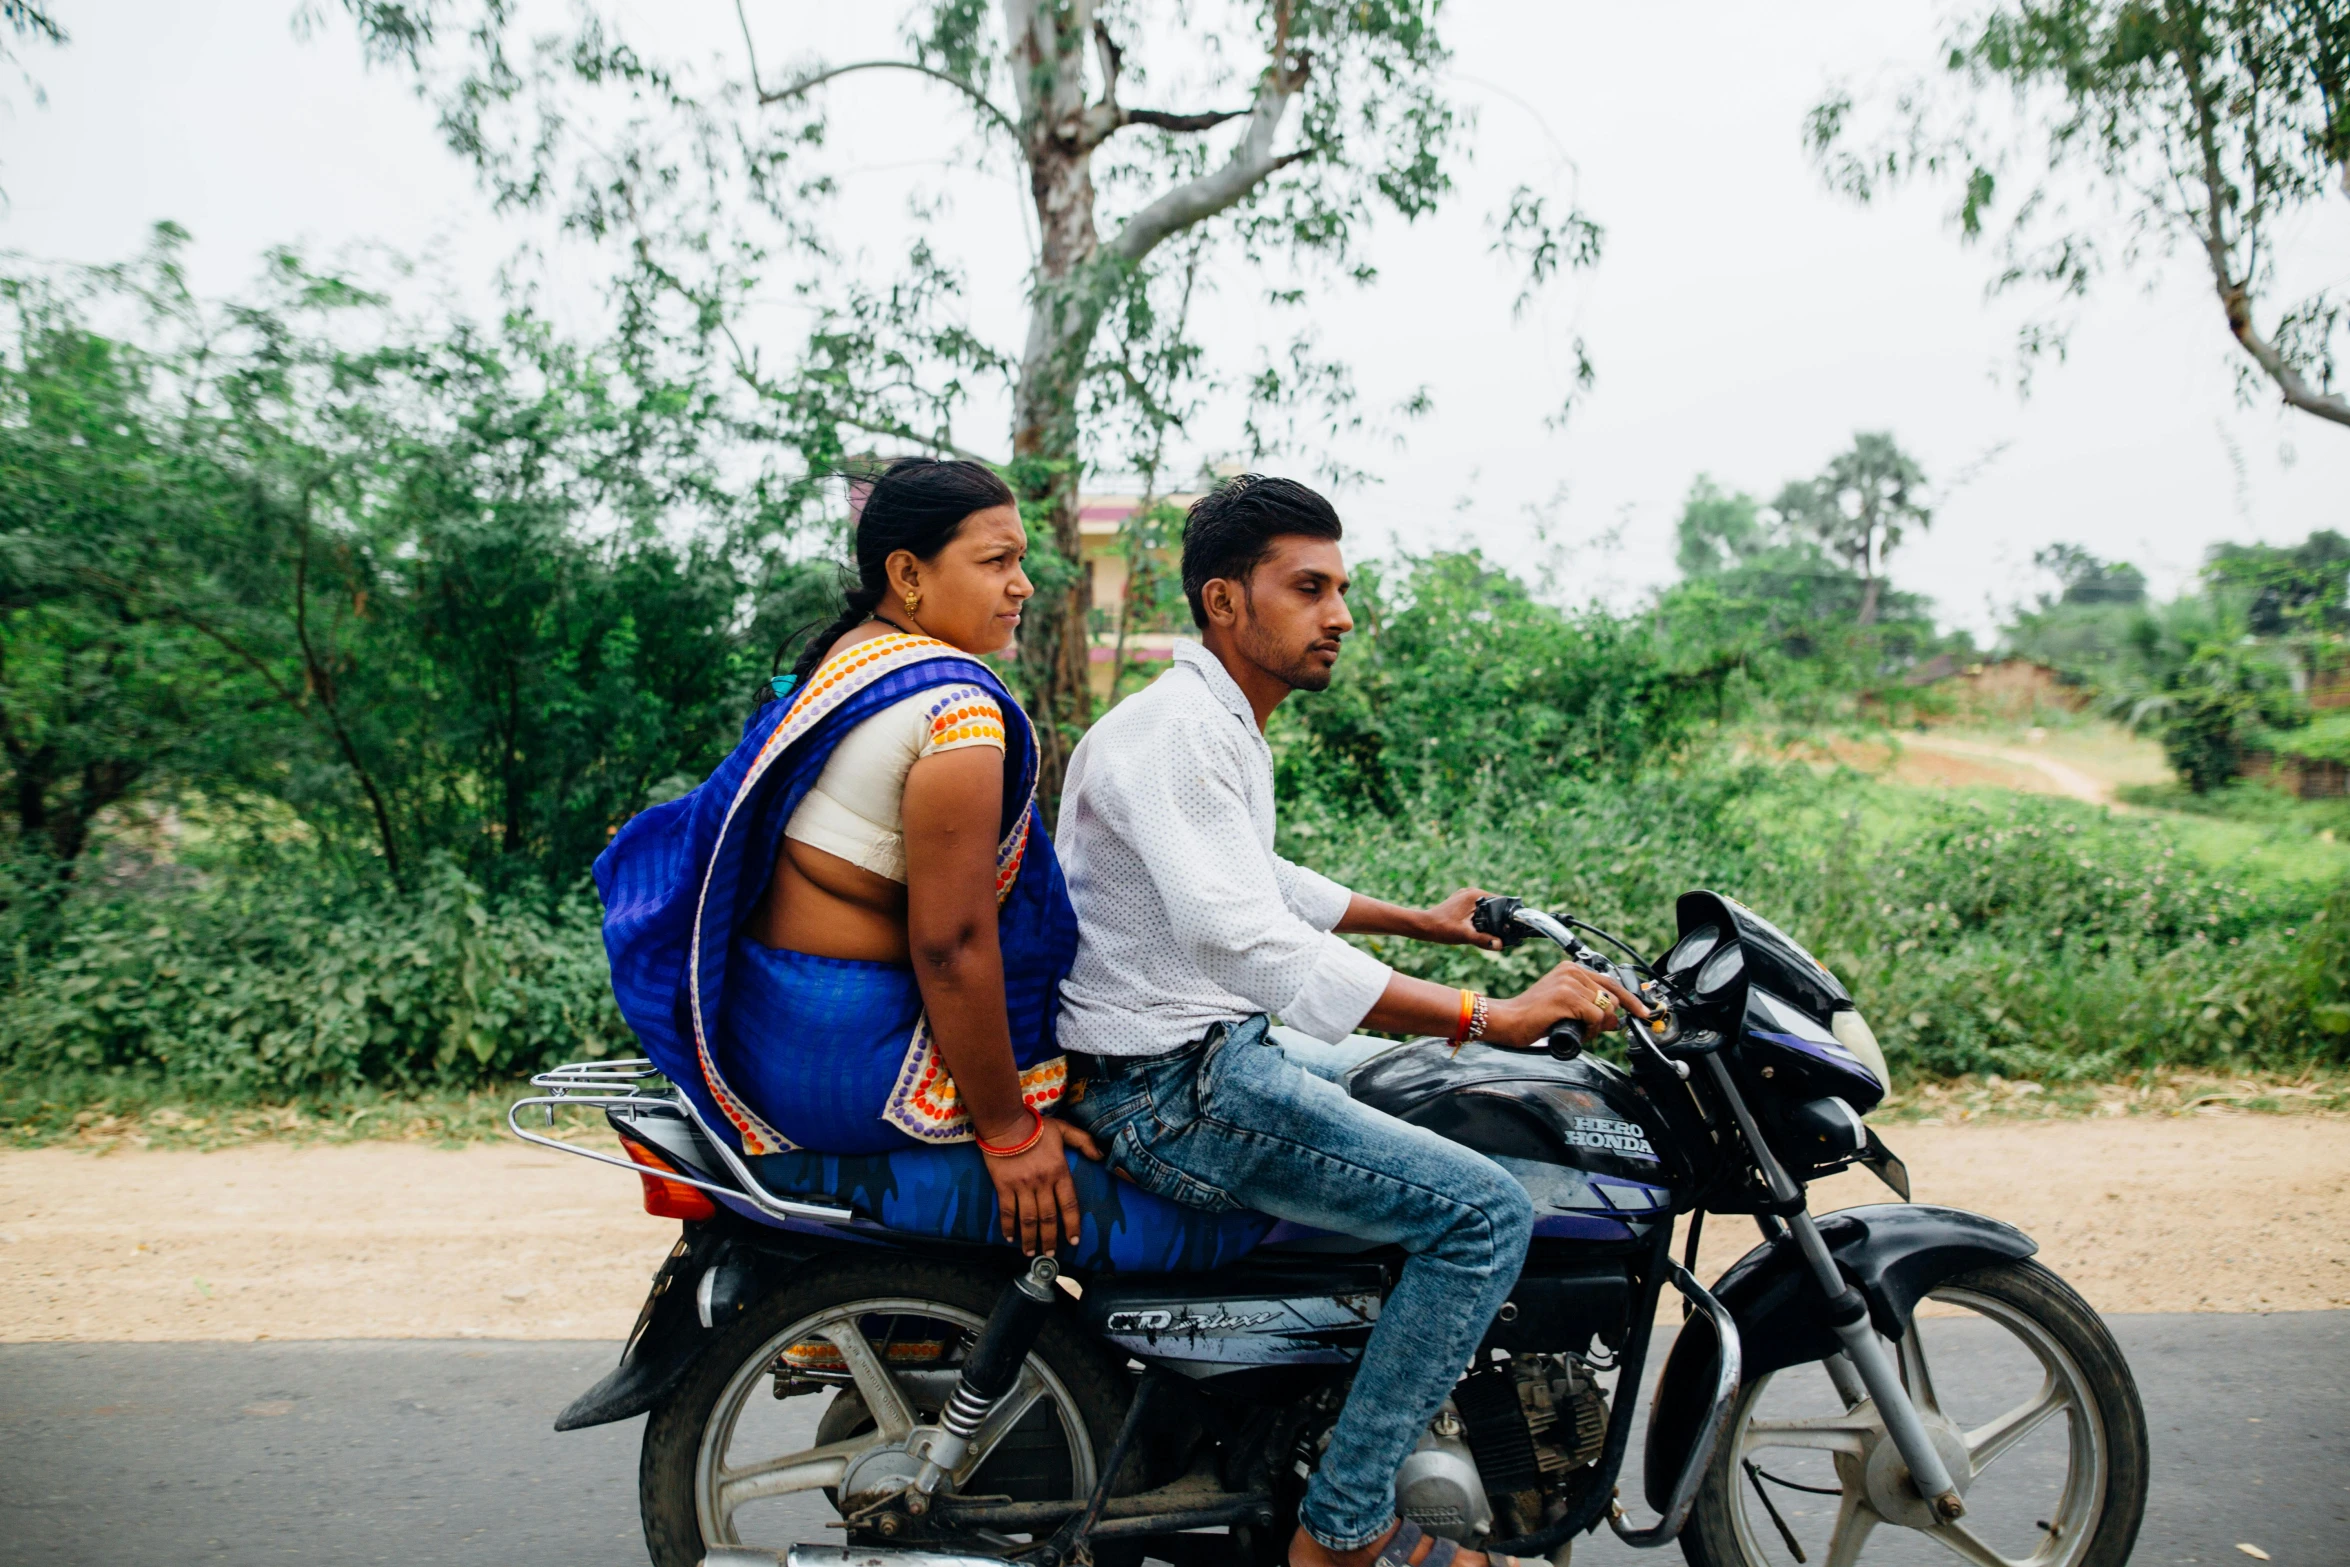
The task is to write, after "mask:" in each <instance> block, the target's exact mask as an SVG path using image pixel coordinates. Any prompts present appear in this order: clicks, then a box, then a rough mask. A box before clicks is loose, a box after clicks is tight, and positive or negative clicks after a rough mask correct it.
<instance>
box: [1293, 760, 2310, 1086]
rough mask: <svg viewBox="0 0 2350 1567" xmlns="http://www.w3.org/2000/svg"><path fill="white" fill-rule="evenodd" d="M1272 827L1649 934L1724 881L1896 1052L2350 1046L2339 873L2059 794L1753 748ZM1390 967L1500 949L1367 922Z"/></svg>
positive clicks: (2296, 1053)
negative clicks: (1676, 771)
mask: <svg viewBox="0 0 2350 1567" xmlns="http://www.w3.org/2000/svg"><path fill="white" fill-rule="evenodd" d="M1285 834H1286V843H1285V848H1286V851H1287V852H1290V853H1291V854H1293V855H1294V856H1295V857H1297V858H1299V859H1300V860H1302V861H1303V862H1305V863H1308V864H1312V865H1314V866H1316V867H1317V868H1319V869H1322V870H1325V871H1327V872H1329V873H1330V874H1332V875H1334V876H1337V877H1339V878H1340V879H1341V880H1343V881H1347V882H1349V883H1350V884H1351V885H1354V886H1356V887H1359V888H1361V889H1362V890H1363V891H1365V892H1370V893H1376V894H1378V895H1381V896H1387V897H1395V898H1400V899H1404V900H1407V901H1421V902H1424V901H1428V900H1431V899H1434V898H1436V897H1439V896H1441V895H1443V894H1444V893H1446V892H1448V891H1450V890H1451V889H1452V888H1453V887H1455V886H1458V885H1461V884H1462V883H1464V882H1470V883H1476V884H1479V885H1482V886H1484V887H1486V888H1488V889H1489V890H1492V891H1497V892H1508V893H1513V894H1516V895H1518V896H1521V897H1525V898H1528V899H1529V900H1531V901H1535V902H1538V903H1541V904H1542V905H1544V906H1545V907H1549V908H1554V909H1564V910H1567V911H1568V912H1572V913H1574V914H1576V915H1578V916H1579V917H1581V918H1584V919H1587V920H1590V921H1591V922H1593V923H1595V924H1598V925H1602V926H1605V927H1607V928H1609V929H1611V930H1614V931H1616V932H1618V933H1619V934H1621V935H1623V936H1625V937H1626V938H1627V939H1629V940H1631V941H1632V942H1633V943H1634V944H1635V945H1636V946H1638V947H1640V949H1641V950H1642V951H1643V952H1644V953H1645V954H1648V955H1650V956H1653V955H1655V954H1656V953H1657V952H1659V951H1661V950H1662V949H1663V947H1664V946H1665V945H1666V944H1667V943H1668V942H1669V941H1670V940H1671V938H1672V935H1673V926H1672V905H1673V900H1674V898H1675V897H1677V896H1678V895H1679V894H1680V893H1682V892H1684V891H1687V890H1689V889H1691V888H1695V887H1708V888H1711V889H1713V890H1716V891H1720V892H1725V893H1728V894H1730V895H1731V896H1734V897H1736V898H1738V899H1739V900H1740V901H1742V902H1745V903H1747V904H1748V905H1750V906H1751V907H1753V908H1755V909H1756V910H1758V911H1760V912H1761V913H1762V914H1764V915H1765V916H1766V917H1768V918H1770V919H1772V920H1773V921H1775V922H1777V923H1779V924H1780V925H1782V926H1784V927H1785V928H1786V929H1787V930H1789V931H1790V932H1791V933H1793V934H1794V935H1795V937H1796V939H1797V940H1799V941H1802V942H1803V943H1804V944H1805V945H1806V946H1808V947H1809V948H1811V950H1812V951H1813V952H1814V953H1815V954H1816V955H1817V956H1818V957H1819V958H1820V959H1821V960H1822V961H1823V962H1825V963H1826V964H1827V965H1828V966H1829V967H1830V968H1831V969H1833V970H1835V972H1836V973H1837V974H1838V975H1839V976H1840V977H1841V978H1842V979H1843V980H1844V981H1845V983H1846V984H1847V985H1848V986H1849V987H1850V988H1851V990H1852V992H1853V995H1854V997H1855V999H1856V1000H1857V1001H1858V1002H1859V1003H1860V1005H1861V1008H1862V1010H1863V1011H1864V1012H1865V1013H1866V1014H1867V1015H1868V1017H1869V1019H1870V1021H1871V1023H1872V1025H1873V1026H1874V1027H1875V1029H1876V1032H1877V1035H1878V1038H1879V1039H1880V1040H1881V1041H1882V1042H1883V1043H1884V1045H1885V1047H1886V1051H1887V1054H1888V1056H1889V1058H1890V1059H1891V1060H1892V1062H1893V1063H1894V1065H1895V1066H1896V1068H1897V1069H1899V1070H1901V1071H1902V1072H1904V1073H1907V1074H1913V1075H1914V1074H1934V1075H1942V1074H1954V1073H1959V1072H1970V1071H1971V1072H1988V1071H1996V1072H2001V1073H2004V1074H2007V1075H2009V1076H2029V1077H2036V1078H2060V1079H2061V1078H2081V1077H2099V1076H2109V1075H2111V1074H2113V1073H2114V1072H2116V1071H2120V1070H2126V1069H2131V1068H2137V1067H2148V1066H2154V1065H2158V1064H2169V1065H2189V1064H2202V1065H2218V1064H2227V1063H2234V1064H2240V1065H2245V1066H2255V1065H2257V1066H2262V1067H2271V1068H2290V1067H2296V1066H2299V1065H2301V1064H2304V1063H2308V1062H2312V1061H2339V1060H2342V1059H2345V1057H2346V1056H2350V1051H2346V1049H2345V1043H2346V1041H2350V891H2346V892H2343V893H2338V894H2336V895H2335V899H2334V902H2333V904H2331V905H2323V906H2321V900H2322V897H2323V894H2322V893H2321V892H2313V891H2311V890H2309V889H2307V888H2306V887H2305V886H2303V885H2299V884H2291V883H2285V884H2278V885H2273V886H2265V885H2245V884H2242V883H2239V882H2238V881H2237V880H2235V879H2233V878H2230V877H2227V876H2221V875H2215V874H2214V873H2213V872H2211V871H2210V870H2209V869H2208V868H2207V867H2205V866H2204V865H2202V864H2201V863H2200V862H2199V861H2197V860H2196V859H2194V858H2193V857H2192V856H2191V855H2190V854H2188V853H2187V852H2186V851H2185V850H2184V849H2183V848H2182V847H2181V845H2180V842H2179V840H2178V836H2177V834H2176V833H2175V832H2174V831H2173V830H2172V829H2171V828H2169V827H2168V826H2167V825H2165V824H2163V823H2160V822H2157V821H2150V820H2147V819H2143V818H2135V817H2116V816H2112V815H2110V814H2108V813H2106V812H2103V811H2100V810H2096V809H2093V808H2090V807H2086V806H2082V805H2079V804H2076V803H2074V802H2072V801H2067V800H2057V799H2042V798H2037V797H2029V796H1983V797H1975V796H1936V795H1926V794H1922V793H1918V792H1913V791H1907V790H1901V789H1897V788H1891V787H1887V786H1883V785H1877V784H1873V783H1869V782H1866V781H1863V780H1859V779H1856V778H1852V777H1850V776H1844V777H1836V778H1825V779H1822V778H1816V777H1814V776H1813V775H1812V774H1810V773H1809V772H1808V771H1806V770H1803V769H1795V768H1790V769H1773V768H1765V767H1761V766H1748V767H1743V768H1737V769H1721V770H1712V771H1704V770H1693V771H1691V772H1689V773H1685V774H1680V775H1670V774H1661V773H1659V774H1649V775H1644V776H1642V777H1640V778H1638V779H1635V780H1628V781H1624V782H1620V783H1605V784H1597V783H1593V784H1578V783H1567V784H1561V785H1558V786H1556V787H1554V788H1553V789H1551V790H1549V791H1546V792H1544V793H1541V794H1537V795H1534V796H1531V797H1524V798H1519V799H1514V800H1511V799H1504V798H1501V797H1498V796H1493V795H1488V796H1484V797H1479V798H1476V799H1459V800H1456V801H1452V802H1438V803H1436V804H1435V805H1434V806H1433V807H1432V808H1423V809H1422V810H1419V811H1407V812H1404V813H1402V819H1401V820H1387V819H1378V820H1363V819H1360V818H1354V819H1350V818H1348V817H1346V816H1344V815H1341V814H1339V813H1337V812H1334V811H1330V810H1327V809H1318V808H1316V807H1314V806H1312V805H1311V804H1306V805H1304V806H1303V807H1302V808H1301V809H1299V810H1297V811H1295V812H1293V814H1292V817H1291V819H1290V820H1289V821H1288V822H1287V823H1286V824H1285ZM1368 945H1371V946H1372V947H1373V948H1374V950H1377V951H1378V952H1379V954H1380V956H1382V957H1383V958H1386V959H1387V960H1388V961H1390V962H1394V963H1396V964H1397V965H1398V966H1399V967H1402V968H1404V969H1405V970H1406V971H1408V972H1411V973H1414V974H1418V975H1421V976H1423V977H1425V978H1429V979H1434V980H1437V981H1439V982H1441V983H1446V984H1460V985H1469V986H1472V987H1475V988H1480V989H1492V990H1501V991H1512V990H1515V989H1517V988H1518V987H1520V986H1521V985H1523V984H1525V983H1526V982H1527V981H1529V980H1531V979H1532V978H1533V977H1534V975H1535V973H1536V972H1537V971H1538V969H1539V966H1540V965H1541V963H1542V962H1543V961H1544V958H1543V953H1544V952H1546V951H1548V949H1547V947H1537V946H1536V945H1534V944H1529V945H1528V946H1525V947H1522V948H1520V949H1519V950H1518V951H1517V952H1514V953H1512V954H1510V955H1508V956H1507V957H1503V958H1493V957H1489V956H1486V955H1483V954H1480V953H1477V952H1474V951H1472V950H1470V949H1465V948H1459V949H1455V948H1428V947H1421V946H1417V945H1414V944H1410V943H1404V942H1380V941H1373V942H1370V943H1368Z"/></svg>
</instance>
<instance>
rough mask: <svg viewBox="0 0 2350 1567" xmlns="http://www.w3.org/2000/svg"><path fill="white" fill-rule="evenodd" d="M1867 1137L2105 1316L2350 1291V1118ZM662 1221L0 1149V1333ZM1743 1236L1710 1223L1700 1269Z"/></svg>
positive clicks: (630, 1237)
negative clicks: (2024, 1236)
mask: <svg viewBox="0 0 2350 1567" xmlns="http://www.w3.org/2000/svg"><path fill="white" fill-rule="evenodd" d="M1886 1135H1887V1138H1888V1140H1889V1141H1890V1142H1891V1143H1892V1144H1893V1146H1894V1148H1895V1150H1896V1151H1898V1152H1899V1153H1901V1154H1902V1156H1903V1157H1904V1158H1906V1159H1907V1160H1908V1162H1909V1166H1910V1169H1911V1172H1912V1174H1913V1177H1914V1178H1915V1181H1916V1184H1917V1196H1918V1199H1919V1200H1920V1201H1922V1202H1942V1203H1950V1204H1953V1205H1956V1206H1959V1207H1965V1208H1974V1209H1977V1210H1979V1211H1982V1212H1985V1213H1989V1214H1993V1215H1996V1216H1998V1217H2000V1218H2004V1219H2008V1220H2011V1221H2012V1222H2014V1223H2017V1224H2020V1225H2022V1226H2023V1227H2024V1228H2025V1229H2026V1230H2029V1231H2030V1232H2031V1233H2032V1234H2033V1235H2035V1236H2036V1237H2038V1239H2039V1240H2040V1242H2041V1245H2042V1246H2043V1248H2044V1251H2043V1256H2044V1257H2045V1258H2046V1259H2047V1261H2048V1262H2049V1263H2050V1265H2051V1266H2053V1267H2055V1268H2056V1269H2057V1270H2058V1271H2059V1272H2061V1273H2062V1274H2064V1275H2065V1276H2066V1277H2067V1278H2069V1279H2070V1280H2072V1282H2073V1283H2074V1284H2075V1285H2076V1286H2077V1287H2078V1288H2079V1289H2080V1290H2081V1292H2082V1293H2083V1294H2085V1295H2086V1296H2088V1298H2089V1299H2090V1300H2091V1301H2092V1302H2094V1303H2095V1304H2096V1305H2098V1306H2099V1307H2101V1308H2102V1309H2104V1310H2107V1311H2276V1310H2292V1311H2306V1310H2320V1309H2325V1308H2329V1307H2344V1306H2350V1119H2344V1118H2341V1117H2334V1116H2318V1115H2308V1116H2289V1117H2284V1116H2254V1115H2227V1116H2218V1115H2206V1116H2192V1117H2181V1118H2168V1117H2165V1118H2151V1117H2149V1118H2131V1119H2126V1120H2095V1121H2054V1122H2040V1123H2009V1124H1992V1125H1985V1126H1896V1127H1892V1128H1889V1129H1888V1131H1887V1134H1886ZM1817 1197H1818V1201H1819V1204H1820V1206H1821V1207H1823V1208H1826V1207H1840V1206H1846V1205H1850V1204H1854V1203H1863V1202H1877V1201H1882V1200H1885V1199H1884V1194H1883V1191H1882V1188H1880V1187H1878V1186H1876V1184H1875V1182H1874V1180H1873V1178H1871V1177H1868V1176H1865V1175H1852V1174H1847V1175H1842V1176H1838V1177H1835V1178H1834V1179H1833V1180H1830V1181H1828V1182H1825V1183H1823V1184H1822V1185H1821V1186H1820V1187H1819V1188H1818V1191H1817ZM675 1235H676V1226H675V1225H674V1224H673V1223H671V1222H669V1221H667V1220H661V1219H652V1218H648V1217H646V1215H645V1214H644V1213H643V1212H642V1211H641V1210H640V1209H639V1208H638V1206H637V1186H636V1183H635V1182H634V1181H632V1180H631V1179H629V1177H628V1176H626V1175H625V1174H622V1173H620V1172H617V1171H610V1170H607V1169H605V1168H603V1167H601V1166H598V1165H594V1164H591V1163H589V1162H587V1161H585V1160H581V1159H570V1158H566V1157H564V1156H562V1155H559V1154H554V1153H539V1152H536V1151H534V1150H530V1149H525V1148H520V1147H503V1146H497V1145H488V1146H479V1147H472V1148H467V1149H464V1150H461V1151H444V1150H440V1149H433V1148H424V1147H418V1146H415V1145H413V1144H400V1143H362V1144H352V1145H347V1146H341V1147H309V1148H303V1147H287V1146H282V1145H279V1146H267V1147H258V1148H241V1149H230V1150H225V1151H223V1152H219V1153H182V1152H144V1153H142V1152H133V1151H128V1150H125V1151H118V1152H115V1153H112V1154H106V1155H92V1154H88V1153H82V1152H76V1151H71V1150H66V1149H44V1150H40V1151H38V1152H31V1153H0V1339H8V1340H33V1339H41V1340H47V1339H79V1340H120V1339H254V1338H264V1337H266V1338H453V1337H464V1336H484V1337H495V1338H600V1339H618V1338H620V1337H621V1336H622V1335H624V1334H625V1333H626V1332H627V1330H628V1325H629V1323H630V1321H631V1320H633V1318H634V1316H635V1313H636V1309H637V1305H638V1302H639V1301H640V1300H641V1299H642V1298H643V1295H644V1289H645V1281H646V1279H647V1278H648V1277H649V1276H650V1275H651V1273H652V1271H653V1269H654V1268H655V1267H656V1266H657V1265H658V1264H659V1262H660V1259H661V1256H662V1254H663V1252H665V1251H666V1250H667V1249H668V1247H669V1245H670V1243H671V1242H672V1240H673V1239H674V1238H675ZM1751 1236H1752V1229H1751V1227H1750V1226H1743V1225H1741V1224H1739V1223H1737V1222H1735V1221H1728V1220H1721V1221H1717V1222H1716V1223H1715V1224H1714V1225H1713V1226H1712V1227H1711V1230H1710V1232H1709V1234H1708V1235H1707V1237H1706V1247H1705V1250H1706V1260H1707V1268H1708V1276H1710V1275H1711V1272H1712V1271H1713V1270H1718V1269H1719V1268H1721V1267H1723V1266H1725V1265H1727V1264H1728V1262H1729V1261H1730V1260H1731V1259H1732V1258H1734V1257H1735V1256H1736V1255H1737V1254H1738V1253H1739V1252H1741V1251H1743V1250H1744V1249H1745V1248H1746V1247H1747V1246H1748V1245H1749V1244H1751Z"/></svg>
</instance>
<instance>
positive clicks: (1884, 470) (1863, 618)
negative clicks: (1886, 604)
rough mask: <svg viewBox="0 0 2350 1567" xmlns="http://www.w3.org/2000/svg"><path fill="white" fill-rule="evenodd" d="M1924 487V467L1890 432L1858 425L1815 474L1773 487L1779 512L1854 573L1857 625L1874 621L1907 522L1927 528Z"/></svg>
mask: <svg viewBox="0 0 2350 1567" xmlns="http://www.w3.org/2000/svg"><path fill="white" fill-rule="evenodd" d="M1925 486H1926V475H1925V470H1924V469H1922V468H1920V467H1919V466H1918V465H1917V462H1916V460H1915V459H1913V458H1912V457H1910V456H1909V454H1908V453H1906V452H1904V451H1903V450H1902V449H1901V448H1900V447H1899V446H1898V445H1896V444H1895V443H1894V440H1893V437H1892V435H1891V434H1890V433H1889V432H1885V431H1863V432H1861V433H1860V434H1858V435H1855V436H1854V437H1853V438H1852V448H1851V450H1849V451H1845V452H1840V453H1838V454H1837V455H1836V456H1835V457H1833V458H1831V459H1830V460H1829V462H1828V466H1827V467H1826V468H1825V469H1824V470H1822V472H1821V473H1820V476H1819V477H1818V478H1816V479H1802V480H1798V481H1796V482H1795V483H1793V484H1790V485H1788V486H1787V487H1786V488H1785V489H1783V490H1781V491H1780V492H1779V497H1778V500H1777V502H1776V506H1777V509H1778V511H1779V514H1780V515H1781V516H1782V517H1784V518H1786V519H1787V521H1788V523H1789V524H1790V525H1791V526H1792V527H1793V528H1795V529H1796V530H1799V531H1802V532H1808V533H1809V534H1811V535H1812V537H1814V538H1816V539H1818V540H1819V542H1820V544H1821V546H1822V547H1823V548H1824V549H1826V550H1827V552H1828V553H1829V554H1830V555H1832V556H1835V557H1836V558H1838V559H1840V560H1842V561H1843V562H1844V564H1845V565H1846V566H1847V567H1848V568H1849V569H1850V570H1851V572H1852V574H1853V575H1854V576H1856V577H1858V578H1859V579H1860V582H1861V597H1860V610H1859V613H1858V616H1857V618H1856V620H1855V624H1857V625H1862V626H1871V625H1875V624H1876V621H1877V611H1878V600H1879V599H1880V598H1881V597H1882V595H1883V593H1884V587H1885V582H1884V576H1883V567H1884V563H1885V557H1886V556H1887V555H1888V554H1890V553H1891V552H1892V551H1893V550H1894V549H1895V548H1896V547H1898V546H1899V545H1900V543H1901V540H1902V536H1903V535H1904V534H1905V533H1906V532H1907V531H1908V530H1909V529H1910V528H1913V527H1916V528H1924V527H1928V526H1930V525H1931V524H1932V522H1933V520H1934V514H1933V512H1932V511H1931V510H1930V509H1929V508H1928V507H1927V506H1926V504H1925V502H1924V500H1923V499H1922V492H1923V491H1924V489H1925Z"/></svg>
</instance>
